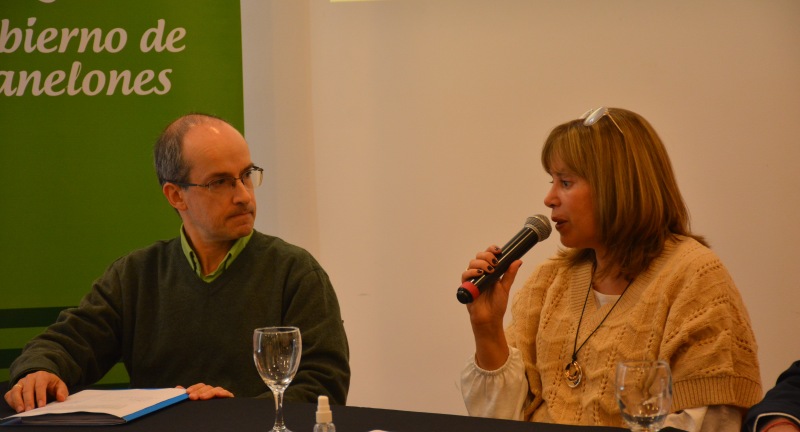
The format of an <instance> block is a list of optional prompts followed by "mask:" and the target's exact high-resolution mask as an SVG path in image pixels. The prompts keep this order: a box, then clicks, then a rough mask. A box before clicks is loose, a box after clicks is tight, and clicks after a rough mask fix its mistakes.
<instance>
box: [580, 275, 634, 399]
mask: <svg viewBox="0 0 800 432" xmlns="http://www.w3.org/2000/svg"><path fill="white" fill-rule="evenodd" d="M593 281H594V267H592V278H591V279H590V280H589V288H588V289H587V290H586V298H585V299H584V300H583V309H581V317H580V319H579V320H578V328H577V329H575V343H574V344H573V345H572V361H571V362H569V363H567V367H566V368H564V378H566V379H567V385H568V386H570V388H575V387H577V386H578V385H580V383H581V380H582V379H583V369H581V365H580V364H578V351H580V350H581V348H583V346H584V345H586V342H588V341H589V338H591V337H592V336H593V335H594V333H595V332H596V331H597V329H599V328H600V326H601V325H603V323H604V322H605V321H606V318H608V316H609V315H611V312H612V311H613V310H614V308H615V307H617V303H619V301H620V299H622V296H623V295H625V292H626V291H628V288H629V287H630V286H631V284H632V283H633V280H632V279H631V281H630V282H628V285H626V286H625V289H624V290H622V294H620V295H619V297H617V300H616V301H615V302H614V304H613V305H612V306H611V309H609V310H608V313H606V316H604V317H603V319H602V321H600V324H598V325H597V327H595V328H594V330H592V332H591V333H589V336H587V337H586V339H584V340H583V343H581V346H578V333H579V332H580V330H581V323H582V322H583V313H584V312H586V303H588V302H589V293H590V292H592V283H593Z"/></svg>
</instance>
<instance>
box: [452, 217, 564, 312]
mask: <svg viewBox="0 0 800 432" xmlns="http://www.w3.org/2000/svg"><path fill="white" fill-rule="evenodd" d="M551 231H553V228H552V227H551V226H550V220H549V219H547V218H546V217H545V216H542V215H536V216H531V217H529V218H528V219H527V220H526V221H525V226H524V227H522V230H520V232H518V233H517V234H516V235H515V236H514V238H512V239H511V240H509V242H508V243H506V245H505V246H503V249H502V251H501V252H500V255H498V259H497V265H495V266H494V272H493V273H491V274H489V273H483V274H482V275H480V276H478V277H474V278H472V279H469V280H467V281H465V282H464V283H463V284H461V286H460V287H458V292H456V298H458V301H460V302H461V303H463V304H467V303H472V301H473V300H475V299H476V298H478V296H479V295H481V293H482V292H484V291H486V289H487V288H489V287H490V286H492V284H493V283H494V282H495V281H496V280H497V279H498V278H499V277H500V276H502V275H503V273H505V272H506V270H508V266H510V265H511V263H512V262H514V261H516V260H518V259H520V258H522V256H523V255H525V253H526V252H528V251H529V250H531V248H532V247H533V245H535V244H536V243H538V242H540V241H542V240H544V239H546V238H547V237H550V232H551Z"/></svg>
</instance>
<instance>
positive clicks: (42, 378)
mask: <svg viewBox="0 0 800 432" xmlns="http://www.w3.org/2000/svg"><path fill="white" fill-rule="evenodd" d="M48 396H50V397H54V398H55V400H57V401H59V402H63V401H65V400H66V399H67V396H69V390H68V389H67V385H66V384H65V383H64V381H61V378H59V377H58V376H56V375H55V374H52V373H50V372H46V371H38V372H33V373H30V374H28V375H26V376H25V377H24V378H22V379H20V380H19V381H17V383H16V384H14V386H13V387H11V388H10V389H9V390H8V391H7V392H6V395H5V399H6V403H7V404H8V406H10V407H11V408H13V409H14V410H15V411H16V412H22V411H30V410H32V409H34V408H38V407H43V406H45V405H47V398H48Z"/></svg>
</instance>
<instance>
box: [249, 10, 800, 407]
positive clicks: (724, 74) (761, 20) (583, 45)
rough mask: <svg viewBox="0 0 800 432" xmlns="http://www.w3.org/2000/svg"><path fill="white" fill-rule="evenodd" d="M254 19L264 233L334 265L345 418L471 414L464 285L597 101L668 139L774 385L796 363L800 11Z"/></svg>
mask: <svg viewBox="0 0 800 432" xmlns="http://www.w3.org/2000/svg"><path fill="white" fill-rule="evenodd" d="M242 6H243V13H242V15H243V22H244V39H245V42H244V43H245V93H246V94H245V108H246V115H245V123H246V128H247V130H246V135H247V137H248V139H249V140H250V142H251V145H253V146H254V147H255V149H254V153H255V157H256V158H257V159H256V160H258V161H259V163H262V164H266V165H267V167H268V169H269V171H268V176H267V180H268V185H267V187H265V188H262V189H260V190H259V194H260V195H259V208H260V216H259V222H258V224H259V225H258V228H259V229H261V230H263V231H266V232H270V233H273V234H276V235H279V236H281V237H283V238H285V239H286V240H289V241H291V242H294V243H296V244H299V245H301V246H304V247H306V248H307V249H309V250H310V251H311V252H312V253H314V254H315V255H316V256H317V257H318V259H319V260H320V262H321V263H322V264H323V266H324V267H325V268H326V269H327V271H328V272H329V274H330V276H331V278H332V280H333V282H334V285H335V287H336V289H337V292H338V294H339V300H340V302H341V305H342V311H343V314H344V319H345V325H346V328H347V331H348V336H349V338H350V344H351V354H352V361H351V364H352V368H353V380H352V386H351V392H350V397H349V400H348V403H349V404H350V405H359V406H372V407H385V408H395V409H406V410H417V411H434V412H444V413H455V414H464V413H465V410H464V408H463V404H462V402H461V397H460V393H459V391H458V388H457V386H458V384H457V379H458V373H459V371H460V369H461V367H462V366H463V364H464V362H465V361H466V359H467V358H468V357H469V356H470V355H471V353H472V351H473V345H472V337H471V332H470V329H469V323H468V319H467V314H466V311H465V310H464V308H463V306H461V305H460V304H459V303H458V302H457V301H456V299H455V291H456V287H457V286H458V283H459V275H460V272H461V271H462V270H463V268H464V267H465V266H466V263H467V261H468V260H469V259H470V258H471V257H472V256H473V254H474V253H475V252H476V251H478V250H479V249H482V248H484V247H485V246H487V245H488V244H491V243H498V244H502V243H503V242H505V241H506V240H507V239H508V238H509V237H510V236H511V235H512V234H513V233H515V232H516V231H517V230H518V229H519V228H520V227H521V225H522V223H523V222H524V220H525V218H526V217H527V216H529V215H533V214H536V213H542V214H545V215H549V212H548V211H547V209H546V208H545V207H544V205H543V204H542V198H543V196H544V193H545V191H546V190H547V187H548V182H549V177H548V176H546V175H545V174H544V173H543V172H542V170H541V167H540V164H539V152H540V150H541V144H542V142H543V140H544V138H545V137H546V135H547V134H548V132H549V131H550V129H552V127H553V126H555V125H556V124H559V123H562V122H564V121H567V120H570V119H573V118H575V117H577V116H578V115H580V114H581V113H583V112H584V111H585V110H586V109H589V108H591V107H595V106H598V105H609V106H616V107H624V108H629V109H632V110H634V111H636V112H639V113H640V114H642V115H644V116H645V117H646V118H648V119H649V120H650V121H651V122H652V123H653V125H654V126H655V128H656V129H657V130H658V131H659V133H660V134H661V137H662V139H663V140H664V141H665V143H666V145H667V147H668V149H669V151H670V154H671V156H672V160H673V164H674V166H675V169H676V171H677V175H678V180H679V183H680V186H681V188H682V190H683V193H684V198H685V199H686V200H687V202H688V205H689V208H690V209H691V211H692V221H693V227H694V229H695V231H697V232H699V233H701V234H704V235H706V236H707V237H708V239H709V240H710V241H711V243H712V246H713V248H714V250H716V252H717V253H718V254H719V255H720V256H721V257H722V259H723V261H724V262H725V263H726V265H727V267H728V269H729V270H730V272H731V273H732V275H733V277H734V279H735V280H736V283H737V285H738V286H739V289H740V290H741V292H742V295H743V297H744V300H745V302H746V303H747V305H748V307H749V310H750V315H751V318H752V320H753V327H754V329H755V332H756V337H757V339H758V342H759V357H760V359H761V366H762V377H763V379H764V383H765V388H768V387H771V385H772V384H773V383H774V380H775V378H776V377H777V375H778V374H779V373H780V372H781V371H782V370H783V369H785V368H786V367H788V365H789V364H790V363H791V362H792V361H793V360H795V359H800V338H798V336H797V331H798V327H800V326H799V325H798V324H800V313H799V312H798V305H799V304H800V293H799V292H800V291H799V289H800V283H799V282H798V281H800V269H799V268H798V267H799V266H798V265H797V264H796V261H797V259H798V258H800V254H798V253H797V252H796V245H798V244H800V227H798V223H797V220H798V216H800V172H798V171H799V170H798V165H799V164H800V142H798V139H797V138H796V136H797V135H798V134H797V132H796V130H797V128H798V125H800V79H798V77H800V25H798V23H800V2H797V1H795V0H786V1H777V0H775V1H773V0H766V1H756V0H752V1H730V0H716V1H712V0H709V1H704V2H695V1H689V0H680V1H669V2H656V1H639V0H609V1H603V2H591V1H577V0H572V1H570V0H564V1H558V2H553V1H545V0H394V1H392V0H390V1H377V2H348V3H329V2H328V1H325V0H308V1H301V0H269V1H264V0H242ZM260 159H265V160H260ZM557 244H558V235H557V234H554V236H553V237H552V238H551V239H550V240H548V241H547V242H546V243H543V244H541V245H539V246H537V247H536V248H535V249H534V250H533V251H531V252H530V253H529V254H528V255H527V256H526V259H525V261H526V265H525V266H523V273H524V274H525V275H527V274H528V273H529V272H530V271H531V270H532V269H533V267H534V266H535V264H536V263H537V262H539V261H541V260H543V259H544V258H546V257H547V256H549V255H550V254H552V253H553V252H554V251H555V249H556V246H557ZM519 285H521V283H519V282H518V283H517V286H519Z"/></svg>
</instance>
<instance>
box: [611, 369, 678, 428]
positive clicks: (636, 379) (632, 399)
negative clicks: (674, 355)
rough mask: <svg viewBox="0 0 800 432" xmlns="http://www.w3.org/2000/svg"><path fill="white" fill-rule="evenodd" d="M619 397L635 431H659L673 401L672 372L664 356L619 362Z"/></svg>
mask: <svg viewBox="0 0 800 432" xmlns="http://www.w3.org/2000/svg"><path fill="white" fill-rule="evenodd" d="M615 393H616V397H617V403H618V404H619V410H620V412H621V413H622V418H623V420H625V423H626V424H627V425H628V428H629V429H630V430H632V431H634V432H639V431H647V432H656V431H659V430H661V428H662V427H664V420H666V418H667V414H669V408H670V406H671V405H672V373H671V372H670V370H669V365H668V364H667V362H665V361H663V360H654V361H648V360H645V361H621V362H619V363H617V379H616V392H615Z"/></svg>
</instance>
